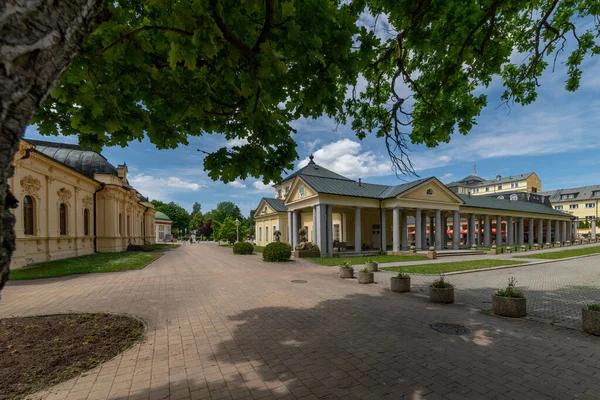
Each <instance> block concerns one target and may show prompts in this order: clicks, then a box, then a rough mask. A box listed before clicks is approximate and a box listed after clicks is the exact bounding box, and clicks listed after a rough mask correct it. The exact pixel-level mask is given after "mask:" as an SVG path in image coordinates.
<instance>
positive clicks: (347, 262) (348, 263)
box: [340, 260, 352, 269]
mask: <svg viewBox="0 0 600 400" xmlns="http://www.w3.org/2000/svg"><path fill="white" fill-rule="evenodd" d="M340 268H345V269H350V268H352V261H350V260H344V262H342V263H341V264H340Z"/></svg>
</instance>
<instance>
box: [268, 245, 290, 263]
mask: <svg viewBox="0 0 600 400" xmlns="http://www.w3.org/2000/svg"><path fill="white" fill-rule="evenodd" d="M291 256H292V248H291V247H290V245H289V244H287V243H283V242H272V243H269V244H268V245H266V246H265V248H264V250H263V261H269V262H283V261H289V259H290V257H291Z"/></svg>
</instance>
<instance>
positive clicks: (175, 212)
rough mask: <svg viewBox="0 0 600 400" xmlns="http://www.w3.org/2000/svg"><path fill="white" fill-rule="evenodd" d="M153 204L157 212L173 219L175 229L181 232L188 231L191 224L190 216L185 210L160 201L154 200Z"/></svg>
mask: <svg viewBox="0 0 600 400" xmlns="http://www.w3.org/2000/svg"><path fill="white" fill-rule="evenodd" d="M151 203H152V204H153V205H154V208H155V209H156V211H160V212H162V213H165V214H166V215H167V216H168V217H169V218H171V221H173V228H176V229H177V230H178V231H180V232H181V231H183V230H184V229H188V227H189V224H190V215H189V214H188V212H187V211H186V210H185V208H183V207H181V206H180V205H178V204H176V203H174V202H170V203H167V204H165V203H163V202H162V201H159V200H152V201H151Z"/></svg>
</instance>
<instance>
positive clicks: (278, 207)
mask: <svg viewBox="0 0 600 400" xmlns="http://www.w3.org/2000/svg"><path fill="white" fill-rule="evenodd" d="M263 200H264V201H265V203H267V204H268V205H270V206H271V208H272V209H273V210H275V212H287V210H288V209H287V207H286V205H285V203H284V202H283V200H279V199H268V198H266V197H263Z"/></svg>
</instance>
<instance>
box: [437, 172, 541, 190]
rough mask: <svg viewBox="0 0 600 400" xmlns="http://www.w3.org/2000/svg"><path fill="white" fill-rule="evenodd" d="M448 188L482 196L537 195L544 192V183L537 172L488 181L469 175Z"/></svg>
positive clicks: (448, 185) (500, 177) (498, 176)
mask: <svg viewBox="0 0 600 400" xmlns="http://www.w3.org/2000/svg"><path fill="white" fill-rule="evenodd" d="M446 186H447V187H448V188H449V189H450V190H452V191H453V192H455V193H458V194H469V193H470V194H472V195H475V196H481V195H491V194H495V193H519V192H523V193H537V192H540V191H541V190H542V181H541V180H540V178H539V177H538V176H537V174H536V173H535V172H530V173H528V174H520V175H512V176H506V177H502V176H500V175H496V178H495V179H487V180H486V179H483V178H481V177H479V176H477V175H469V176H467V177H465V178H463V179H461V180H459V181H455V182H451V183H448V184H447V185H446Z"/></svg>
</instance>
